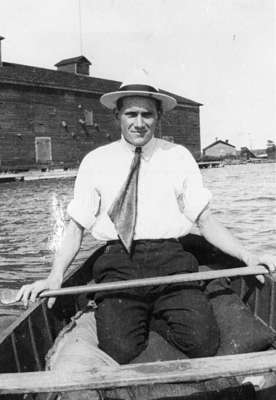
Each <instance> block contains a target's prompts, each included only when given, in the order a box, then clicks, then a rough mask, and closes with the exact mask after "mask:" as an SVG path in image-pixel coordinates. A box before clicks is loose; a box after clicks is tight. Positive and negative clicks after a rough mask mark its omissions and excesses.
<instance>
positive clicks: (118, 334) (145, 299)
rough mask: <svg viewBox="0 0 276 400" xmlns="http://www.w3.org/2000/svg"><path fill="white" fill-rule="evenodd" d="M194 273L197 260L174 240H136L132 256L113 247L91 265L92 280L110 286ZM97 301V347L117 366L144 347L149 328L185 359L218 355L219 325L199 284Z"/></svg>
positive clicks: (98, 297) (116, 245)
mask: <svg viewBox="0 0 276 400" xmlns="http://www.w3.org/2000/svg"><path fill="white" fill-rule="evenodd" d="M197 269H198V263H197V260H196V259H195V257H194V256H193V255H192V254H190V253H188V252H185V251H184V250H183V249H182V246H181V244H180V243H179V242H178V241H177V240H173V239H171V240H156V241H155V240H143V241H137V242H135V243H134V247H133V253H132V255H131V256H129V255H128V254H127V253H126V251H125V250H124V248H123V246H122V245H121V244H120V242H115V243H111V244H108V245H107V246H106V248H105V251H104V253H103V254H102V255H101V256H100V257H99V258H98V260H97V261H96V262H95V264H94V277H95V280H96V282H110V281H117V280H125V279H137V278H148V277H153V276H165V275H173V274H176V273H183V272H195V271H197ZM95 300H96V303H97V310H96V314H95V316H96V322H97V333H98V340H99V347H100V348H101V349H102V350H103V351H105V352H106V353H108V354H109V355H110V356H111V357H113V358H114V359H115V360H116V361H117V362H119V363H120V364H125V363H128V362H130V361H131V360H132V359H133V358H135V357H136V356H138V355H139V354H140V353H141V351H142V350H143V349H144V348H145V347H146V345H147V338H148V333H149V329H154V330H156V331H157V332H158V333H160V334H161V335H162V336H163V337H164V338H165V339H166V340H167V341H168V342H169V343H171V344H172V345H174V346H176V347H177V348H178V349H180V350H181V351H183V352H184V353H185V354H186V355H187V356H189V357H205V356H211V355H214V354H215V353H216V350H217V348H218V345H219V332H218V327H217V323H216V321H215V318H214V315H213V311H212V308H211V306H210V304H209V303H208V301H207V299H206V297H205V295H204V293H203V292H202V290H201V288H200V286H199V284H198V283H194V284H184V283H183V284H172V285H160V286H149V287H144V288H132V289H128V290H121V291H117V292H115V293H114V292H109V293H107V292H106V293H98V294H97V295H96V297H95Z"/></svg>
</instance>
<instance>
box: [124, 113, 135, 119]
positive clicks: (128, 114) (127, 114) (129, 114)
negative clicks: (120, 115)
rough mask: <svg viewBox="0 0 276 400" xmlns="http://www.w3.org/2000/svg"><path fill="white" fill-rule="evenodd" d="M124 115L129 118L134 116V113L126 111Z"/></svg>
mask: <svg viewBox="0 0 276 400" xmlns="http://www.w3.org/2000/svg"><path fill="white" fill-rule="evenodd" d="M126 116H127V117H129V118H135V117H136V114H135V113H126Z"/></svg>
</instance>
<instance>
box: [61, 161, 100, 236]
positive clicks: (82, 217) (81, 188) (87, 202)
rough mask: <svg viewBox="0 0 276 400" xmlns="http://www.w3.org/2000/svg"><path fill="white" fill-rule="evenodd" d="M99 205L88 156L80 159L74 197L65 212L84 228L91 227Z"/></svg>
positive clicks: (92, 170) (93, 171)
mask: <svg viewBox="0 0 276 400" xmlns="http://www.w3.org/2000/svg"><path fill="white" fill-rule="evenodd" d="M99 207H100V193H99V191H98V190H97V188H96V179H95V170H94V168H93V163H92V162H91V160H90V159H89V158H87V157H86V158H84V160H83V161H82V163H81V165H80V168H79V171H78V174H77V178H76V181H75V187H74V198H73V199H72V200H71V201H70V203H69V205H68V207H67V213H68V214H69V216H70V217H71V218H73V219H74V220H75V221H76V222H78V223H79V224H80V225H81V226H83V227H84V228H85V229H91V228H92V226H93V224H94V222H95V220H96V215H97V213H98V210H99Z"/></svg>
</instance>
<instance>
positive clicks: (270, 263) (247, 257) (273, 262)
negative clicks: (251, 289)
mask: <svg viewBox="0 0 276 400" xmlns="http://www.w3.org/2000/svg"><path fill="white" fill-rule="evenodd" d="M242 261H244V262H245V264H246V265H248V266H249V267H255V266H257V265H263V266H264V267H265V268H267V269H268V271H269V272H270V273H271V274H273V273H274V272H275V271H276V258H275V257H273V256H270V255H260V256H259V255H257V254H252V253H248V252H246V253H245V254H244V255H243V257H242ZM256 278H257V279H258V281H260V282H261V283H264V281H265V279H264V276H263V275H257V276H256Z"/></svg>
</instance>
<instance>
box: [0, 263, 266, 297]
mask: <svg viewBox="0 0 276 400" xmlns="http://www.w3.org/2000/svg"><path fill="white" fill-rule="evenodd" d="M201 268H204V266H201ZM205 268H207V267H205ZM268 273H269V271H268V270H267V268H265V267H263V266H261V265H258V266H255V267H241V268H228V269H220V270H215V271H213V270H212V271H200V272H192V273H186V274H177V275H169V276H158V277H154V278H145V279H131V280H126V281H117V282H108V283H95V284H93V285H83V286H73V287H66V288H61V289H55V290H45V291H44V292H42V293H40V295H39V297H40V298H42V297H56V296H63V295H77V294H82V293H97V292H102V291H112V290H121V289H129V288H134V287H144V286H157V285H164V284H166V285H167V284H172V283H181V282H194V281H201V280H202V281H203V280H211V279H216V278H226V277H231V276H246V275H263V274H268ZM16 294H17V290H16V289H2V290H1V291H0V302H1V303H2V304H12V303H15V302H16V300H15V299H16Z"/></svg>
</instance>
